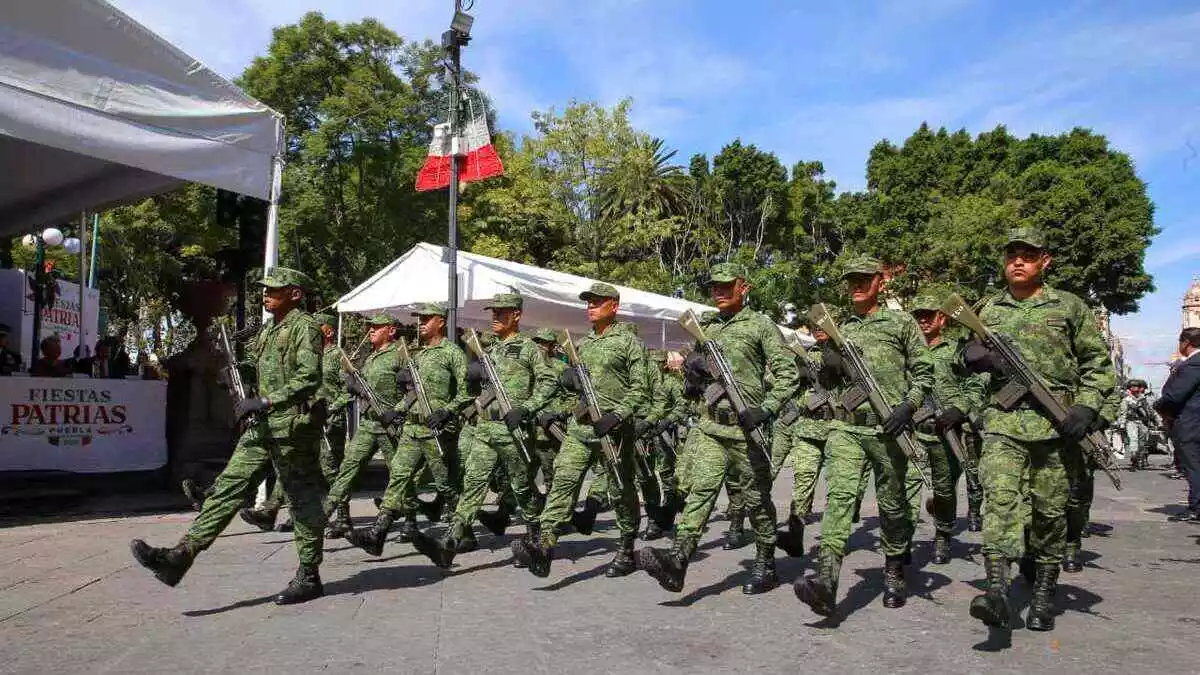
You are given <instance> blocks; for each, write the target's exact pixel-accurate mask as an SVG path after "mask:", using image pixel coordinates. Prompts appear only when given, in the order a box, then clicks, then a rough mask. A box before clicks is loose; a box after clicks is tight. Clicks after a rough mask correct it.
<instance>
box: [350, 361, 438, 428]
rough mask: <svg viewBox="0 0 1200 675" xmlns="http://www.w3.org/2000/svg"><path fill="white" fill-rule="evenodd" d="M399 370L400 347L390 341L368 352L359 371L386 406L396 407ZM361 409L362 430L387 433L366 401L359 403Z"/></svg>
mask: <svg viewBox="0 0 1200 675" xmlns="http://www.w3.org/2000/svg"><path fill="white" fill-rule="evenodd" d="M399 370H400V349H399V348H398V347H397V345H396V343H395V342H389V343H387V344H386V345H384V346H383V347H381V348H379V349H376V350H375V351H373V352H371V353H370V354H368V355H367V360H366V361H364V362H363V365H362V368H359V370H358V372H359V374H361V375H362V378H363V379H364V380H366V381H367V386H368V387H370V388H371V390H372V391H374V392H375V395H376V396H378V397H379V402H380V404H381V405H383V407H384V408H395V407H396V406H397V405H398V404H399V403H400V393H399V391H398V390H397V388H396V373H397V371H399ZM426 386H428V385H426ZM359 410H361V411H362V417H361V421H362V424H361V425H360V426H359V430H360V431H366V432H369V433H373V434H382V433H386V430H385V429H384V428H383V426H382V425H380V423H379V419H378V417H376V415H375V413H374V412H372V411H371V407H370V406H369V405H367V404H366V402H365V401H364V402H363V403H360V404H359Z"/></svg>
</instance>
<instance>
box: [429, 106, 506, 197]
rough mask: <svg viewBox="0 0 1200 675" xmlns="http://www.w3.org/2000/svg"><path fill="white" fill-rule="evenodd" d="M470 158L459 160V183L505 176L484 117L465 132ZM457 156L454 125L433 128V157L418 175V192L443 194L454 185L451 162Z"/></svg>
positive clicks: (430, 149)
mask: <svg viewBox="0 0 1200 675" xmlns="http://www.w3.org/2000/svg"><path fill="white" fill-rule="evenodd" d="M463 141H464V142H465V143H466V148H465V151H466V154H465V156H463V157H460V158H459V160H458V161H459V164H458V180H459V182H462V183H470V182H472V181H477V180H483V179H485V178H492V177H494V176H499V175H502V174H503V173H504V165H503V164H502V163H501V162H500V155H498V154H496V146H494V145H492V136H491V134H490V133H489V132H488V127H487V119H485V118H484V117H483V116H482V115H479V116H475V117H472V118H471V119H470V120H469V121H468V122H467V125H466V128H464V129H463ZM453 155H454V148H453V147H452V145H451V139H450V125H449V124H446V123H443V124H439V125H437V126H435V127H434V128H433V140H432V141H431V142H430V143H429V156H428V157H426V158H425V165H424V166H422V167H421V170H420V171H418V172H417V191H418V192H426V191H428V190H440V189H442V188H444V187H448V186H449V185H450V159H451V157H453Z"/></svg>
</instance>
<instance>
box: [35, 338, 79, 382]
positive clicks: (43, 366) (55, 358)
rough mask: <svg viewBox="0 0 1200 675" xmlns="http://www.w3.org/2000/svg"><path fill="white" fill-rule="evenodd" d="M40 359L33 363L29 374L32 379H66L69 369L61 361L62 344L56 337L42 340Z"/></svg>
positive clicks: (69, 372)
mask: <svg viewBox="0 0 1200 675" xmlns="http://www.w3.org/2000/svg"><path fill="white" fill-rule="evenodd" d="M41 347H42V358H40V359H38V360H37V361H34V362H33V366H31V367H30V368H29V374H30V375H33V376H34V377H67V376H69V375H70V374H71V369H70V368H68V367H67V364H66V363H64V362H63V360H62V342H61V341H60V340H59V337H58V336H57V335H51V336H50V337H48V338H43V339H42V344H41Z"/></svg>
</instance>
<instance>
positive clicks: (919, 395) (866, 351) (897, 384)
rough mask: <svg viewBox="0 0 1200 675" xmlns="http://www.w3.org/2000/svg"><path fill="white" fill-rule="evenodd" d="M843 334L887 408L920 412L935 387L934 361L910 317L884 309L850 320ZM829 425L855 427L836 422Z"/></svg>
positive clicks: (861, 406) (846, 323)
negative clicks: (901, 407) (910, 407)
mask: <svg viewBox="0 0 1200 675" xmlns="http://www.w3.org/2000/svg"><path fill="white" fill-rule="evenodd" d="M840 330H841V333H842V335H843V337H845V338H846V339H847V340H849V341H850V343H851V344H853V345H854V346H855V347H856V348H858V351H859V353H861V354H862V357H863V361H865V362H866V364H867V368H869V369H870V371H871V375H872V376H874V378H875V381H876V382H877V383H878V384H879V388H880V390H881V392H882V393H883V399H884V400H885V401H886V402H887V403H888V405H890V406H892V407H895V406H898V405H900V404H901V403H910V404H912V405H913V406H914V407H916V408H920V407H921V406H922V405H923V404H924V402H925V393H926V392H927V391H929V390H930V388H931V387H932V386H933V380H934V377H933V358H932V357H931V356H930V355H929V348H928V347H927V346H926V345H925V337H924V336H923V335H921V329H920V328H918V327H917V322H916V320H914V319H913V318H912V315H911V314H908V313H907V312H900V311H896V310H891V309H884V308H882V307H881V308H879V309H877V310H875V311H874V312H871V313H870V314H867V315H865V316H858V315H854V316H851V317H850V318H849V319H847V320H846V322H845V323H843V324H842V326H841V329H840ZM862 410H870V407H869V404H868V403H866V402H865V401H864V402H863V403H862V404H861V405H860V406H859V408H858V411H862ZM858 411H856V412H858ZM830 424H831V425H842V426H854V425H853V424H852V423H850V422H845V421H836V420H835V421H834V422H831V423H830ZM875 426H876V427H877V426H878V425H875Z"/></svg>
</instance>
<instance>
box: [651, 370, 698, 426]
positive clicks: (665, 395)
mask: <svg viewBox="0 0 1200 675" xmlns="http://www.w3.org/2000/svg"><path fill="white" fill-rule="evenodd" d="M648 377H649V379H650V382H651V383H652V384H653V389H654V394H653V397H652V403H651V406H650V413H649V414H647V415H646V419H648V420H651V421H653V422H661V421H667V422H674V423H676V424H682V423H683V421H684V420H686V419H687V416H688V402H687V399H686V398H684V397H683V378H682V377H680V376H679V375H676V374H675V373H673V372H669V371H668V372H665V373H664V372H663V371H662V370H661V369H659V368H658V367H657V366H655V367H653V368H651V369H650V373H649V375H648Z"/></svg>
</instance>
